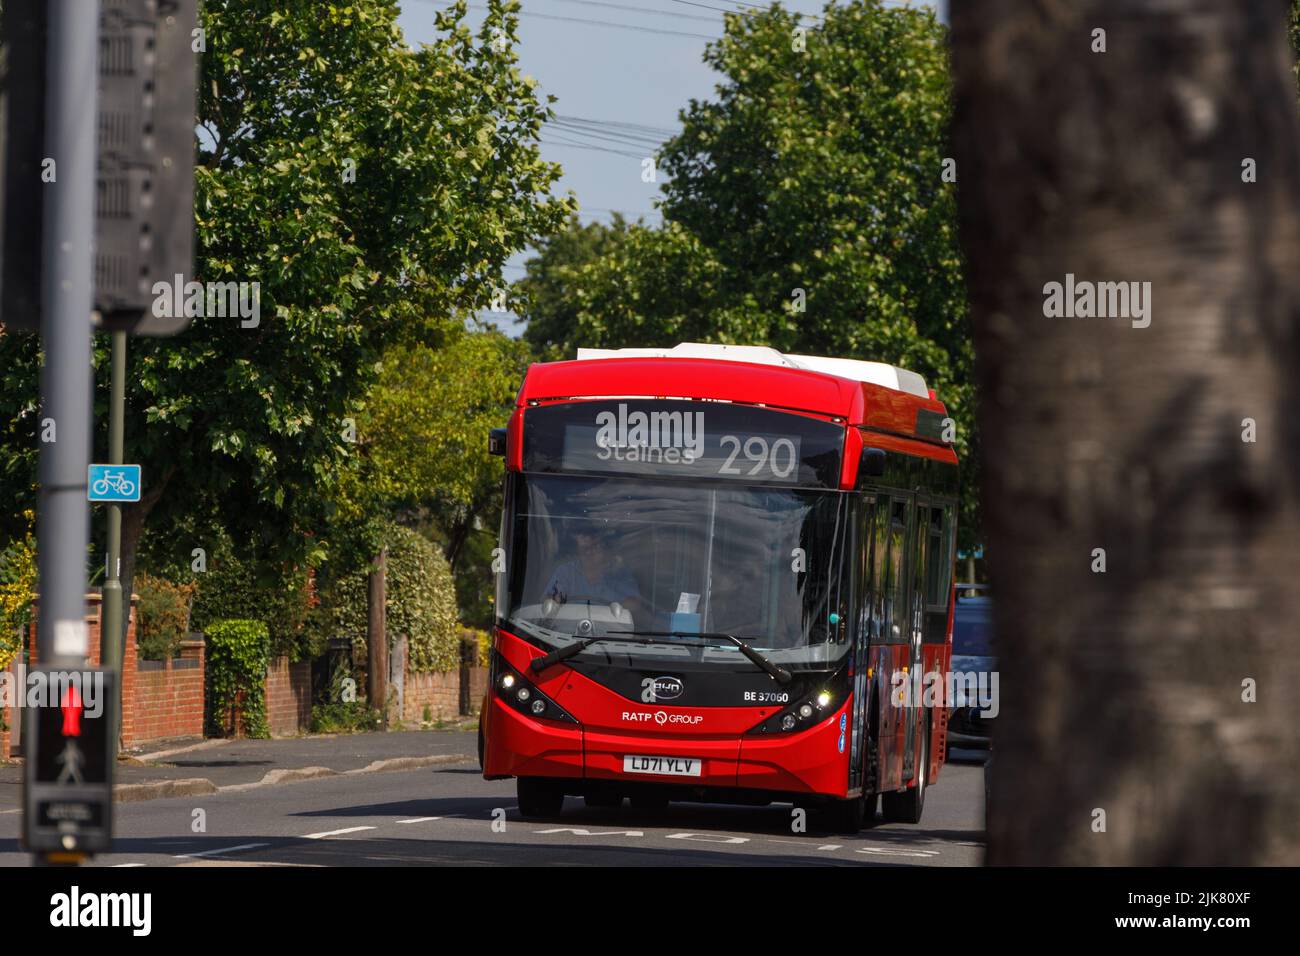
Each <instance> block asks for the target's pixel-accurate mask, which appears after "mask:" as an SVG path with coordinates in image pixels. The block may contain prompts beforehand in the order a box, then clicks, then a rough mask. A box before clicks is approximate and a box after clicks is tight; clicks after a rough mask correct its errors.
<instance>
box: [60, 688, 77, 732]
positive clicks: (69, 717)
mask: <svg viewBox="0 0 1300 956" xmlns="http://www.w3.org/2000/svg"><path fill="white" fill-rule="evenodd" d="M61 707H62V710H63V736H65V737H80V736H81V693H80V691H78V690H77V686H76V685H75V684H73V685H72V686H70V687H69V688H68V689H67V690H66V691H65V692H64V694H63V704H62V705H61Z"/></svg>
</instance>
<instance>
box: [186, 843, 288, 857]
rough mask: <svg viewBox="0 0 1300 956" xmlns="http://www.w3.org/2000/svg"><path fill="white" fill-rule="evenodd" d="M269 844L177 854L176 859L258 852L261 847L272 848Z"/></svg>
mask: <svg viewBox="0 0 1300 956" xmlns="http://www.w3.org/2000/svg"><path fill="white" fill-rule="evenodd" d="M270 845H271V844H269V843H241V844H239V846H225V847H220V848H218V849H216V850H200V851H199V852H197V853H177V854H176V855H175V857H174V859H177V860H189V859H193V858H194V857H200V856H218V855H220V854H222V853H234V852H235V851H236V850H256V849H257V848H258V847H260V846H270Z"/></svg>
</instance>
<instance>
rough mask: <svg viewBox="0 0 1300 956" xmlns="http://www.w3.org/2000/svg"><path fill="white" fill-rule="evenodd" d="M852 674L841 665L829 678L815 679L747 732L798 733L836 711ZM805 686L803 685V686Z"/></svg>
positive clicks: (846, 691) (815, 724)
mask: <svg viewBox="0 0 1300 956" xmlns="http://www.w3.org/2000/svg"><path fill="white" fill-rule="evenodd" d="M851 681H852V676H851V675H850V674H849V669H848V666H847V665H845V666H841V667H840V669H839V670H838V671H836V672H835V673H834V674H833V675H831V676H830V677H829V678H826V677H823V678H822V679H819V680H818V681H817V683H816V684H813V686H812V688H810V689H808V690H806V691H804V692H803V693H798V692H796V694H797V696H796V695H792V696H794V700H793V701H792V702H791V703H790V704H788V705H787V706H786V707H784V708H782V709H781V710H778V711H777V712H776V713H774V714H772V715H771V716H769V717H767V718H766V719H764V720H763V721H761V722H760V723H759V724H758V725H757V726H755V727H752V728H750V730H749V733H751V734H789V733H798V732H799V731H802V730H808V729H809V728H811V727H814V726H817V725H819V724H820V723H822V721H824V720H826V718H828V717H829V716H831V714H833V713H835V712H836V711H837V710H839V709H840V708H841V707H842V706H843V705H844V701H845V700H846V699H847V698H848V696H849V690H850V683H851ZM805 686H806V685H805Z"/></svg>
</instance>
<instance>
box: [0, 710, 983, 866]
mask: <svg viewBox="0 0 1300 956" xmlns="http://www.w3.org/2000/svg"><path fill="white" fill-rule="evenodd" d="M475 749H476V735H475V733H474V732H473V731H472V730H460V731H420V732H409V733H389V734H358V735H354V736H335V737H310V738H301V739H294V740H273V741H231V742H222V743H215V744H209V745H206V746H204V747H202V748H199V749H197V750H194V749H190V750H185V751H182V752H179V753H172V754H170V755H168V756H164V757H157V755H153V756H154V759H155V760H156V761H157V766H149V767H131V768H129V769H128V768H124V770H127V772H129V773H130V774H132V775H136V774H152V775H153V777H154V780H153V781H152V782H153V783H155V784H157V783H165V782H167V781H166V780H165V779H164V778H162V777H161V776H160V774H161V773H163V772H167V773H176V774H188V775H190V776H195V775H197V774H200V773H202V774H203V775H204V777H203V779H209V780H210V781H212V782H213V784H214V786H215V785H216V782H217V781H221V785H220V787H219V789H217V790H216V791H214V792H207V793H203V794H197V793H196V794H185V795H182V794H176V795H166V794H160V795H159V796H157V797H156V798H154V799H150V800H149V801H148V802H138V801H125V802H122V803H119V805H118V806H117V808H116V809H115V811H114V833H115V838H114V846H113V852H111V853H107V854H103V855H101V856H98V857H95V858H94V860H92V861H91V864H90V865H92V866H96V867H114V866H117V867H159V866H226V867H231V866H237V867H253V866H394V865H415V866H430V865H458V866H474V865H483V866H503V865H504V866H511V865H513V866H520V865H523V866H540V865H549V866H601V865H604V866H718V865H722V866H755V865H759V866H780V865H797V866H893V867H897V866H926V867H929V866H958V867H960V866H979V865H981V864H982V863H983V859H984V773H983V768H982V763H983V759H984V755H983V754H980V753H978V752H970V753H958V752H954V761H953V762H952V763H949V764H948V765H947V766H945V767H944V768H943V771H942V773H941V774H940V777H939V779H938V781H937V782H936V783H935V784H934V785H933V786H932V788H931V789H930V790H928V791H927V793H926V798H925V814H924V816H923V817H922V820H921V822H920V823H919V824H917V825H914V826H913V825H908V824H897V823H889V824H887V823H884V822H881V821H879V820H877V821H876V822H875V823H874V825H872V826H870V827H867V828H865V829H863V830H862V831H861V832H859V833H856V834H841V833H829V832H825V831H819V830H818V829H817V823H816V821H815V817H814V816H812V815H807V818H806V824H802V823H800V822H799V820H798V818H799V816H800V815H799V814H797V813H795V812H794V808H792V807H791V806H789V805H786V804H773V805H772V806H770V807H746V806H732V805H723V804H689V803H674V804H671V805H670V806H669V807H668V808H667V809H665V810H660V811H645V810H639V809H636V808H633V807H631V806H628V805H624V806H623V807H620V808H617V809H596V808H591V807H587V806H585V804H584V801H582V800H581V799H577V798H573V797H570V798H568V799H567V800H566V801H565V805H564V810H563V812H562V813H561V814H560V815H559V816H558V817H556V818H553V819H549V820H524V819H522V818H521V817H520V815H519V810H518V806H517V804H516V800H515V784H514V781H513V780H484V779H483V778H482V776H481V774H480V772H479V768H478V761H477V757H476V756H475ZM415 760H419V761H432V762H430V763H427V764H423V765H419V766H412V765H404V764H403V763H402V761H415ZM182 761H185V762H186V764H185V765H181V762H182ZM313 765H317V766H324V767H328V768H329V769H331V770H334V771H336V772H334V773H329V774H325V775H322V776H310V775H309V776H304V777H294V776H292V775H286V776H282V777H280V778H274V777H273V778H272V781H273V782H265V781H266V779H267V775H268V774H273V773H274V772H275V771H277V770H281V771H293V770H304V769H307V768H310V767H311V766H313ZM11 773H12V771H11V770H5V771H4V774H5V775H6V777H5V779H6V780H7V779H8V775H10V774H11ZM172 779H173V780H175V779H186V777H183V776H182V777H179V778H176V777H173V778H172ZM276 780H278V782H274V781H276ZM128 785H129V784H128ZM20 825H21V815H20V814H19V813H17V812H15V811H14V810H12V809H0V867H6V866H26V865H29V863H30V858H29V857H28V856H27V855H26V854H24V853H23V852H22V851H21V849H20V847H19V843H18V833H19V830H20Z"/></svg>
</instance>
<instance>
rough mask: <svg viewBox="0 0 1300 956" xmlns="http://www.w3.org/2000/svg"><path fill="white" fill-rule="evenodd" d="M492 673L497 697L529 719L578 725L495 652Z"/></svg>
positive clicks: (561, 708)
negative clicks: (538, 718) (535, 718)
mask: <svg viewBox="0 0 1300 956" xmlns="http://www.w3.org/2000/svg"><path fill="white" fill-rule="evenodd" d="M492 672H493V674H494V675H495V678H494V680H493V685H494V686H495V687H496V688H497V697H499V698H500V699H501V701H502V702H503V703H505V704H506V705H507V706H509V707H511V708H513V709H514V710H517V711H518V712H519V713H521V714H526V715H528V716H529V717H540V718H543V719H545V720H559V721H563V722H564V723H569V724H576V723H577V721H576V720H574V719H573V716H572V715H571V714H570V713H569V712H568V711H566V710H565V709H564V708H563V707H561V706H560V705H559V704H557V703H556V702H555V701H553V700H551V698H549V697H547V696H546V695H545V694H544V693H542V692H541V691H540V690H539V689H538V688H537V686H536V685H535V684H533V683H532V682H531V681H529V680H528V678H527V677H525V676H524V675H523V674H521V673H519V671H517V670H515V669H514V668H513V667H511V666H510V665H509V664H508V663H506V660H505V658H503V657H502V656H501V655H500V654H498V653H496V652H495V651H493V653H492Z"/></svg>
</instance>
